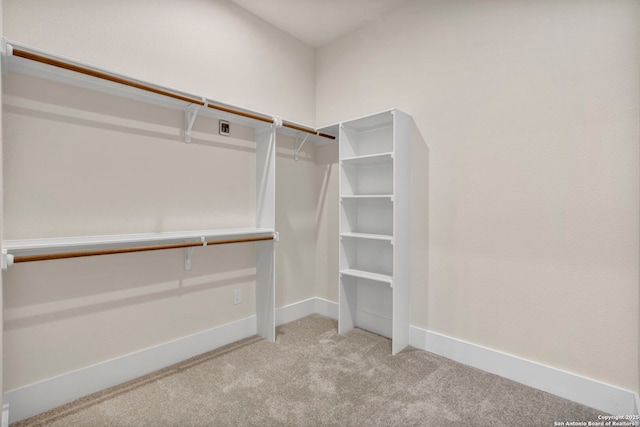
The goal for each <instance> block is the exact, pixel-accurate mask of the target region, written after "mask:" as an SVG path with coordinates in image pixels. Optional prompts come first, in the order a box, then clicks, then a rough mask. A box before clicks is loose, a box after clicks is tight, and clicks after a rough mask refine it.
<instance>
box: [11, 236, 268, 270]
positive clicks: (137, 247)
mask: <svg viewBox="0 0 640 427" xmlns="http://www.w3.org/2000/svg"><path fill="white" fill-rule="evenodd" d="M274 239H275V240H277V233H276V232H275V230H272V229H267V228H220V229H211V230H193V231H173V232H160V233H137V234H114V235H100V236H80V237H63V238H44V239H20V240H4V241H3V242H2V268H3V269H6V268H7V267H9V266H11V265H12V264H14V263H19V262H30V261H45V260H52V259H63V258H77V257H84V256H95V255H111V254H117V253H130V252H143V251H152V250H161V249H177V248H185V250H188V249H191V250H190V251H188V252H185V268H186V269H189V268H190V263H191V255H190V254H189V255H188V256H187V253H193V251H192V249H193V248H195V247H198V246H208V245H218V244H229V243H241V242H252V241H262V240H274Z"/></svg>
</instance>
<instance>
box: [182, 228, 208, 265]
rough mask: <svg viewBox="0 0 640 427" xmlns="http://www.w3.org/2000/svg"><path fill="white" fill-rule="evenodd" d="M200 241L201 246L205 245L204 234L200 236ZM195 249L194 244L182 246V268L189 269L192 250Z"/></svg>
mask: <svg viewBox="0 0 640 427" xmlns="http://www.w3.org/2000/svg"><path fill="white" fill-rule="evenodd" d="M200 243H202V246H203V247H204V246H207V239H205V237H204V236H202V237H200ZM195 250H196V246H194V247H190V248H184V269H185V270H187V271H189V270H191V257H193V252H194V251H195Z"/></svg>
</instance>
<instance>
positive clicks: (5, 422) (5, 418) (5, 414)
mask: <svg viewBox="0 0 640 427" xmlns="http://www.w3.org/2000/svg"><path fill="white" fill-rule="evenodd" d="M0 426H2V427H9V404H4V405H2V422H0Z"/></svg>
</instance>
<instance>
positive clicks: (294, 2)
mask: <svg viewBox="0 0 640 427" xmlns="http://www.w3.org/2000/svg"><path fill="white" fill-rule="evenodd" d="M232 1H233V2H234V3H236V4H237V5H239V6H240V7H242V8H244V9H246V10H248V11H249V12H251V13H253V14H254V15H256V16H258V17H260V18H262V19H264V20H265V21H267V22H269V23H270V24H272V25H275V26H276V27H278V28H280V29H281V30H283V31H285V32H287V33H289V34H291V35H292V36H294V37H295V38H297V39H298V40H301V41H303V42H304V43H306V44H308V45H309V46H312V47H321V46H324V45H325V44H327V43H330V42H331V41H333V40H335V39H337V38H339V37H341V36H343V35H345V34H348V33H350V32H352V31H354V30H356V29H358V28H359V27H361V26H362V25H364V24H366V23H367V22H371V21H375V20H377V19H378V18H380V17H381V16H382V15H383V14H385V13H386V12H389V11H390V10H392V9H393V8H395V7H397V6H399V5H400V4H401V3H405V2H406V1H407V0H269V1H265V0H232Z"/></svg>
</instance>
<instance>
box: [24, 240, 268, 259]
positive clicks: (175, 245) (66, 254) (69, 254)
mask: <svg viewBox="0 0 640 427" xmlns="http://www.w3.org/2000/svg"><path fill="white" fill-rule="evenodd" d="M273 239H274V237H273V236H266V237H245V238H242V239H228V240H211V241H207V242H206V245H205V244H204V242H201V241H200V242H184V243H168V244H164V245H149V246H133V247H130V248H118V249H97V250H93V251H77V252H61V253H56V254H43V255H22V256H14V258H13V263H14V264H16V263H19V262H31V261H48V260H52V259H65V258H80V257H85V256H95V255H113V254H126V253H130V252H147V251H158V250H161V249H178V248H192V247H197V246H203V247H204V246H211V245H225V244H229V243H244V242H258V241H261V240H273Z"/></svg>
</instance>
